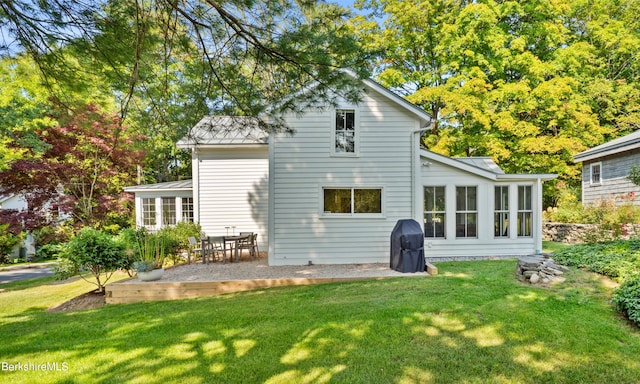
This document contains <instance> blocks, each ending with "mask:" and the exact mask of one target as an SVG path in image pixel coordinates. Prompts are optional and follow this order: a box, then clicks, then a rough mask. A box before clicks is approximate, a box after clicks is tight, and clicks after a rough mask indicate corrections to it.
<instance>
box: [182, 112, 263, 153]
mask: <svg viewBox="0 0 640 384" xmlns="http://www.w3.org/2000/svg"><path fill="white" fill-rule="evenodd" d="M259 122H260V120H259V119H257V118H253V117H244V116H205V117H204V118H202V120H200V122H198V124H196V125H195V126H194V127H193V128H191V130H190V131H189V133H188V134H187V135H186V136H185V137H183V138H182V139H180V140H179V141H178V143H177V146H178V148H193V147H195V146H203V145H251V144H267V141H268V138H269V134H268V133H267V132H265V131H264V130H263V129H262V128H261V127H260V123H259Z"/></svg>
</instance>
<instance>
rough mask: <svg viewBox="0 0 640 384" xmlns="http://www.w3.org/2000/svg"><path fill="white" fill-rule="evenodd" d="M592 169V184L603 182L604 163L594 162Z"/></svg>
mask: <svg viewBox="0 0 640 384" xmlns="http://www.w3.org/2000/svg"><path fill="white" fill-rule="evenodd" d="M590 169H591V185H600V184H602V163H593V164H591V166H590Z"/></svg>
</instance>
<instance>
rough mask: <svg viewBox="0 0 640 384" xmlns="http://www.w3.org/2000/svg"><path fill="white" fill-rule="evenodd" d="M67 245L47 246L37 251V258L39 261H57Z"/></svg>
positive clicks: (51, 244)
mask: <svg viewBox="0 0 640 384" xmlns="http://www.w3.org/2000/svg"><path fill="white" fill-rule="evenodd" d="M64 247H65V244H53V243H50V244H45V245H43V246H40V247H38V249H37V250H36V258H37V259H39V260H51V259H57V258H58V257H59V256H60V254H61V253H62V252H63V251H64Z"/></svg>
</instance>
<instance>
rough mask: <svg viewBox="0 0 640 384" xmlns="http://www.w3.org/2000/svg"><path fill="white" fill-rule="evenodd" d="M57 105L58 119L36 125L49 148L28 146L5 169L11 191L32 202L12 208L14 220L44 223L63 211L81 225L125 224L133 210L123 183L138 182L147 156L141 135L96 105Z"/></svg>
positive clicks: (0, 176) (2, 179)
mask: <svg viewBox="0 0 640 384" xmlns="http://www.w3.org/2000/svg"><path fill="white" fill-rule="evenodd" d="M51 108H52V115H51V116H50V118H51V119H52V120H53V121H55V122H56V124H51V125H50V126H48V127H45V128H36V129H35V133H36V135H37V136H38V137H40V139H41V140H42V141H43V143H44V145H45V146H46V149H45V150H44V151H43V152H38V151H35V150H33V149H28V150H27V151H26V153H25V155H24V156H23V158H21V159H19V160H15V161H13V162H12V163H11V164H10V166H9V168H8V169H7V170H5V171H2V172H0V185H2V186H3V188H4V190H5V192H6V193H14V194H20V195H23V196H25V199H26V201H27V204H28V210H27V211H24V212H14V213H12V216H13V218H12V219H13V221H12V222H13V223H16V222H19V223H21V224H22V226H23V227H24V229H34V228H41V227H42V226H44V225H47V224H50V223H51V222H53V221H56V220H57V219H58V215H59V214H60V215H63V216H64V215H71V217H72V218H73V221H74V223H75V224H76V225H77V226H92V225H93V226H105V225H108V224H119V225H123V222H125V223H126V220H127V219H126V218H127V217H128V214H129V213H130V209H131V208H130V204H129V203H130V202H129V199H130V197H129V196H127V195H126V194H125V193H124V192H123V187H124V186H125V185H128V184H133V183H134V181H135V178H136V166H137V164H139V163H140V161H141V159H142V156H143V153H142V152H141V151H139V150H138V149H137V148H136V143H135V141H136V139H139V138H137V137H136V136H132V135H131V134H130V133H129V132H128V130H127V128H126V126H124V125H122V124H121V123H120V121H119V119H118V118H117V117H116V116H113V115H108V114H104V113H102V112H100V111H99V110H98V108H97V107H95V106H93V105H85V106H80V107H77V108H76V109H75V112H71V111H70V110H68V109H66V108H65V107H63V106H61V105H59V104H57V105H53V106H52V107H51ZM12 145H13V146H15V147H19V146H20V143H19V142H13V143H12ZM10 219H11V218H10Z"/></svg>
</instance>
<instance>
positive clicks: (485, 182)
mask: <svg viewBox="0 0 640 384" xmlns="http://www.w3.org/2000/svg"><path fill="white" fill-rule="evenodd" d="M429 163H430V165H429V166H422V170H421V179H422V185H423V186H445V187H446V192H445V193H446V218H445V221H446V239H433V238H426V239H425V256H426V257H427V259H429V260H438V259H447V258H460V257H487V256H514V255H527V254H533V253H536V251H539V250H536V244H535V235H536V231H540V230H541V228H539V226H538V225H536V215H537V216H539V215H540V211H541V210H540V208H539V204H538V202H539V200H540V196H539V195H538V190H537V186H536V184H535V182H534V181H533V180H532V181H525V182H512V183H505V182H500V181H493V180H490V179H487V178H484V177H480V176H477V175H474V174H471V173H468V172H465V171H462V170H460V169H456V168H454V167H451V166H448V165H445V164H441V163H438V162H435V161H433V160H429ZM496 185H508V186H509V218H510V220H509V221H510V223H511V224H510V225H509V238H496V237H494V224H493V223H494V221H493V220H494V187H495V186H496ZM519 185H529V186H531V192H532V197H531V198H532V202H531V203H532V208H533V218H532V225H533V231H534V233H532V236H531V237H518V236H517V227H516V225H515V223H516V222H517V219H516V218H517V209H518V199H517V198H518V195H517V194H518V186H519ZM458 186H477V187H478V236H477V238H474V239H460V238H458V239H457V238H456V236H455V234H456V228H455V220H456V187H458ZM421 189H422V190H421V192H420V193H424V188H421ZM421 222H422V223H424V219H422V220H421Z"/></svg>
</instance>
